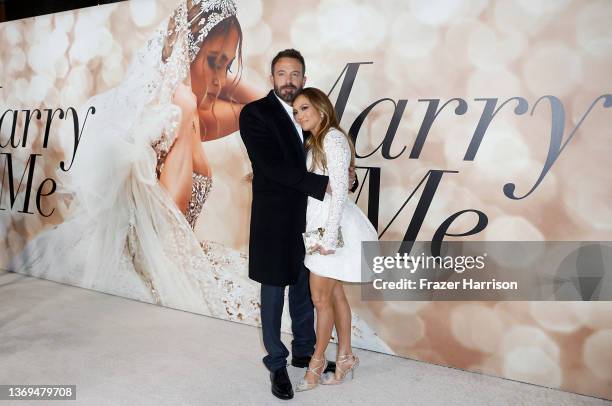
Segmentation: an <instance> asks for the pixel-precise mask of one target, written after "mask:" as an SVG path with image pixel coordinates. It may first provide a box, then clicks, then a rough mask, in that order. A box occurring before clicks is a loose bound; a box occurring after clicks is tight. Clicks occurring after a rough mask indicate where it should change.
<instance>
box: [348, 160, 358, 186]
mask: <svg viewBox="0 0 612 406" xmlns="http://www.w3.org/2000/svg"><path fill="white" fill-rule="evenodd" d="M356 180H357V175H356V174H355V167H354V166H351V167H349V182H348V184H349V192H352V191H353V186H354V185H355V181H356Z"/></svg>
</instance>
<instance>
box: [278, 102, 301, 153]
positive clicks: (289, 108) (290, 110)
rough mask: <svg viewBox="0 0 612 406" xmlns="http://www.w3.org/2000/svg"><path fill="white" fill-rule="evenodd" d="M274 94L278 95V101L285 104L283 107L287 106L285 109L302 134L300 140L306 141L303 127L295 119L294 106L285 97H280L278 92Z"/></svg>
mask: <svg viewBox="0 0 612 406" xmlns="http://www.w3.org/2000/svg"><path fill="white" fill-rule="evenodd" d="M274 96H276V98H277V99H278V101H280V102H281V104H282V105H283V107H284V108H285V111H286V112H287V114H289V118H290V119H291V122H292V123H293V125H294V126H295V129H296V130H297V133H298V135H299V136H300V142H301V143H302V144H303V143H304V134H302V127H300V125H299V124H298V123H297V121H295V118H294V117H293V107H292V106H290V105H289V104H287V102H286V101H284V100H283V99H281V98H280V97H278V96H277V94H276V93H274Z"/></svg>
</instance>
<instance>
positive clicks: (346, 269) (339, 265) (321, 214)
mask: <svg viewBox="0 0 612 406" xmlns="http://www.w3.org/2000/svg"><path fill="white" fill-rule="evenodd" d="M330 203H331V196H330V195H329V194H326V195H325V199H324V200H323V201H320V200H316V199H313V198H311V197H309V198H308V210H307V212H306V230H316V229H317V228H319V227H325V222H326V221H327V214H328V213H329V205H330ZM340 225H341V227H342V237H343V239H344V247H342V248H338V249H336V252H335V253H334V254H332V255H320V254H311V255H306V257H305V259H304V264H305V265H306V267H307V268H308V269H310V271H311V272H313V273H315V274H317V275H320V276H325V277H328V278H333V279H337V280H340V281H345V282H367V281H369V280H370V279H369V272H368V273H365V277H364V276H362V272H361V261H362V250H361V243H362V242H363V241H377V240H378V235H377V233H376V230H375V229H374V227H373V226H372V224H371V223H370V221H369V220H368V218H367V217H366V216H365V214H363V212H362V211H361V210H360V209H359V207H357V205H355V203H353V202H351V201H347V202H345V203H344V208H343V211H342V220H341V222H340Z"/></svg>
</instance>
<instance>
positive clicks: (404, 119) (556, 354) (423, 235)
mask: <svg viewBox="0 0 612 406" xmlns="http://www.w3.org/2000/svg"><path fill="white" fill-rule="evenodd" d="M442 3H443V4H442ZM610 19H612V7H610V6H609V4H608V2H607V1H604V0H602V1H578V0H560V1H546V0H538V1H513V2H506V1H487V0H466V1H442V0H436V1H421V0H411V1H400V0H385V1H381V2H374V1H357V0H307V1H300V2H292V3H291V6H290V7H287V5H286V4H285V2H283V1H280V0H266V1H262V0H236V1H230V0H199V1H198V0H146V1H145V0H131V1H127V2H119V3H115V4H108V5H102V6H98V7H91V8H84V9H79V10H74V11H66V12H61V13H57V14H51V15H43V16H38V17H33V18H26V19H23V20H17V21H10V22H6V23H2V24H0V41H1V43H2V44H3V46H2V47H1V48H0V58H1V61H2V63H1V64H0V78H1V79H0V80H1V82H0V86H1V87H2V88H0V107H1V109H0V114H2V116H0V147H1V148H2V150H1V156H0V158H1V160H0V167H1V168H2V171H3V173H2V184H1V186H2V193H1V195H0V231H1V233H0V268H1V269H3V270H9V271H13V272H17V273H21V274H25V275H30V276H35V277H39V278H43V279H48V280H52V281H56V282H61V283H65V284H69V285H74V286H79V287H83V288H87V289H93V290H96V291H101V292H106V293H111V294H114V295H119V296H123V297H127V298H131V299H135V300H139V301H142V302H147V303H154V304H158V305H162V306H167V307H170V308H174V309H180V310H186V311H189V312H194V313H198V314H202V315H207V316H213V317H217V318H221V319H226V320H231V321H236V322H240V323H246V324H249V325H254V326H259V325H260V324H261V320H260V314H259V308H260V297H259V294H260V293H259V292H260V286H259V284H258V283H257V282H255V281H252V280H250V279H249V277H248V260H249V258H248V247H249V221H250V210H251V198H252V192H251V180H252V169H251V163H250V161H249V157H248V155H247V151H246V149H245V147H244V145H243V143H242V141H241V138H240V128H239V125H238V123H239V122H238V117H239V115H240V112H241V110H242V108H243V107H244V105H246V104H248V103H250V102H252V101H255V100H257V99H260V98H262V97H264V96H265V95H266V94H267V92H268V90H269V88H270V86H271V85H270V81H269V77H270V60H272V58H273V57H274V55H275V54H276V53H277V52H278V50H282V49H286V48H295V49H298V50H299V51H300V52H301V53H302V54H303V55H304V57H305V59H306V70H305V75H306V77H307V86H312V87H317V88H319V89H321V90H323V91H324V92H326V93H327V94H328V95H329V97H330V99H331V101H332V103H333V104H334V107H335V109H336V114H337V115H338V117H339V119H340V123H341V125H342V127H343V128H344V129H346V130H347V131H348V133H349V134H350V136H351V137H352V139H353V141H354V143H355V152H356V160H355V164H356V167H357V169H356V173H357V179H358V181H359V187H358V189H357V190H356V191H355V192H354V193H350V194H349V199H351V200H352V201H353V202H355V203H356V204H357V206H359V208H360V209H361V210H362V211H363V212H364V213H365V214H366V215H367V217H368V218H369V219H370V221H371V222H372V224H373V226H374V228H375V229H376V231H377V234H378V238H379V240H381V241H415V240H418V241H431V240H432V239H433V237H434V234H435V233H436V231H437V230H438V229H439V228H440V227H441V225H442V224H444V223H445V222H446V223H448V224H450V227H449V228H448V232H447V236H448V237H446V238H445V239H447V240H453V241H454V240H457V241H610V240H612V206H611V204H610V202H611V201H612V175H611V174H610V173H611V172H610V171H609V170H608V157H609V155H610V148H611V147H610V144H609V142H608V140H609V138H610V135H611V134H610V128H611V127H610V120H612V115H611V114H612V111H611V110H610V107H611V106H612V95H611V94H610V93H612V76H611V75H610V73H609V72H611V71H612V29H611V28H610V26H609V21H610ZM434 178H435V179H436V184H435V188H433V189H431V188H430V189H427V188H426V187H424V186H425V184H427V183H428V182H431V181H432V179H434ZM425 190H428V191H427V192H425ZM483 216H484V217H483ZM449 219H451V220H449ZM483 219H486V221H484V220H483ZM481 220H482V221H481ZM345 289H346V292H347V296H348V299H349V302H350V305H351V308H352V310H353V314H352V335H353V343H354V345H355V346H356V347H358V348H362V349H367V350H372V351H377V352H383V353H387V354H392V355H396V356H400V357H406V358H410V359H416V360H420V361H425V362H429V363H435V364H439V365H445V366H451V367H454V368H460V369H465V370H469V371H475V372H481V373H484V374H487V375H493V376H499V377H503V378H509V379H513V380H518V381H522V382H528V383H533V384H536V385H542V386H547V387H552V388H559V389H562V390H565V391H570V392H576V393H580V394H586V395H591V396H596V397H602V398H606V399H611V398H612V305H611V304H610V302H605V301H583V302H574V301H559V302H548V301H463V302H462V301H372V300H365V299H364V298H363V297H362V294H361V289H360V287H359V286H358V285H354V286H353V285H350V284H349V285H346V286H345ZM282 329H283V331H284V332H290V331H291V329H290V322H289V315H288V314H285V315H284V320H283V327H282Z"/></svg>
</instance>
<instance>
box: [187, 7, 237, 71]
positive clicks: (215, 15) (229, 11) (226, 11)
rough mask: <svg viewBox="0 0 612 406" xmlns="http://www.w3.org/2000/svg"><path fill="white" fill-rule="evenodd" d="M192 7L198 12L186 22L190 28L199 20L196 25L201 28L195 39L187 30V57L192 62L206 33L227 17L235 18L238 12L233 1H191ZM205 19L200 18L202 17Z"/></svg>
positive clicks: (190, 31)
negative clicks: (197, 8) (195, 7)
mask: <svg viewBox="0 0 612 406" xmlns="http://www.w3.org/2000/svg"><path fill="white" fill-rule="evenodd" d="M192 4H193V6H199V7H200V11H199V12H198V13H197V14H196V15H195V16H194V17H193V18H192V19H191V20H189V21H188V23H189V26H192V24H193V23H194V21H197V20H198V19H199V20H200V21H199V22H198V23H197V24H198V25H199V26H201V28H200V29H198V30H197V37H194V34H193V32H192V31H194V32H195V31H196V30H188V35H189V56H190V60H192V61H193V60H194V59H195V56H196V55H197V54H198V52H199V50H200V47H201V46H202V42H203V41H204V38H206V37H207V36H208V33H209V32H210V31H211V30H212V29H213V28H214V27H215V26H216V25H217V24H219V23H220V22H221V21H223V20H225V19H226V18H228V17H232V16H235V15H236V13H237V12H238V8H237V7H236V3H235V2H234V0H192ZM203 16H204V17H205V18H202V17H203Z"/></svg>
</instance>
